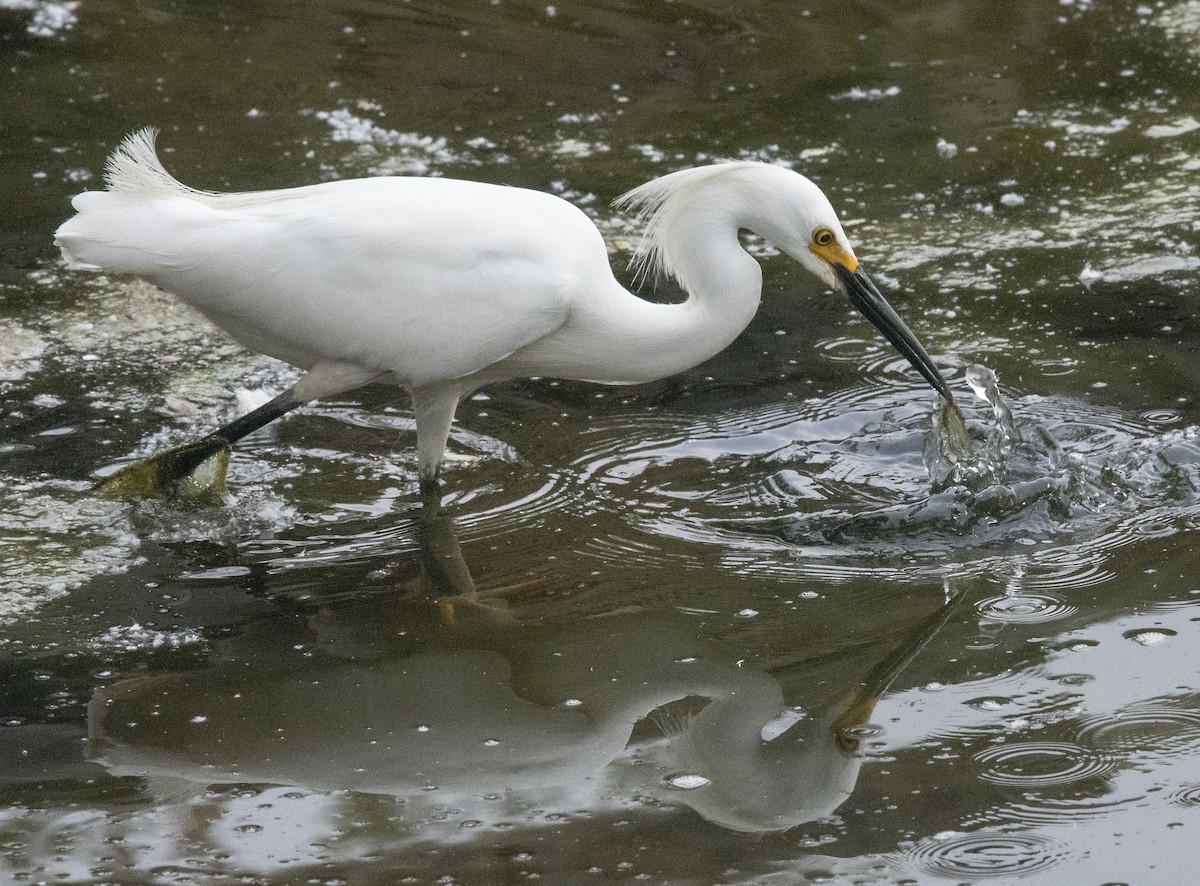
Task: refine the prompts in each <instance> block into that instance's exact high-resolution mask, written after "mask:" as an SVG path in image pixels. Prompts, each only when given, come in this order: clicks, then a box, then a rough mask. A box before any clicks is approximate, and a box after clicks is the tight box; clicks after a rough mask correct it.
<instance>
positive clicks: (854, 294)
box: [831, 262, 957, 408]
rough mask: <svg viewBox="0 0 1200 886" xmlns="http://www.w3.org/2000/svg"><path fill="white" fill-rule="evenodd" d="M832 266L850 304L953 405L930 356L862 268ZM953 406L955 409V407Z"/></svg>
mask: <svg viewBox="0 0 1200 886" xmlns="http://www.w3.org/2000/svg"><path fill="white" fill-rule="evenodd" d="M831 265H832V267H833V270H834V273H835V274H836V275H837V278H838V280H839V281H840V282H841V284H842V289H843V290H844V291H845V293H846V296H847V297H848V298H849V299H850V303H851V304H852V305H854V307H856V308H857V309H858V310H859V311H860V312H861V313H862V315H863V316H864V317H866V318H867V319H868V320H870V321H871V323H873V324H874V326H875V328H876V329H878V330H879V331H880V332H882V333H883V335H884V337H885V338H886V339H887V340H888V341H890V342H891V343H892V344H893V345H895V347H896V350H898V351H899V352H900V353H901V354H903V355H904V357H905V359H907V360H908V362H909V363H911V364H912V365H913V367H914V368H915V369H916V370H917V372H919V373H921V375H922V376H924V377H925V380H926V381H927V382H929V384H930V385H932V386H933V389H934V390H935V391H937V392H938V393H939V394H941V395H942V396H943V397H945V398H946V400H947V401H948V402H950V403H951V404H954V395H953V394H952V393H950V387H949V386H948V385H947V384H946V380H945V379H944V378H942V374H941V373H940V372H938V368H937V367H936V366H934V365H933V360H932V359H930V357H929V354H928V353H927V352H926V351H925V348H924V347H922V346H921V343H920V342H919V341H917V337H916V336H915V335H913V333H912V330H911V329H909V328H908V326H907V325H906V324H905V323H904V321H903V320H901V319H900V315H899V314H897V313H896V311H895V309H894V308H893V307H892V306H891V305H889V304H888V302H887V299H886V298H884V297H883V294H882V293H881V292H880V291H879V290H878V289H876V288H875V284H874V283H872V282H871V278H870V277H868V276H867V274H866V272H865V271H863V270H862V268H858V269H857V270H854V271H851V270H850V269H849V268H847V267H845V266H844V265H843V264H841V262H832V263H831ZM954 405H955V407H956V408H957V404H954Z"/></svg>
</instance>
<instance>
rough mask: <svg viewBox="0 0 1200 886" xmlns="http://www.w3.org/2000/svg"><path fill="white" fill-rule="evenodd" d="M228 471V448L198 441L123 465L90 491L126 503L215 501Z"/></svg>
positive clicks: (220, 493)
mask: <svg viewBox="0 0 1200 886" xmlns="http://www.w3.org/2000/svg"><path fill="white" fill-rule="evenodd" d="M228 469H229V447H228V446H218V445H215V444H214V443H213V441H211V440H199V441H196V442H193V443H185V444H183V445H182V446H175V447H172V448H171V449H165V450H163V451H162V452H158V453H155V454H154V455H151V456H149V457H148V458H140V459H138V460H137V461H135V462H133V463H132V464H128V465H125V467H123V468H121V469H120V470H118V471H116V472H114V473H112V474H109V475H108V476H107V477H104V478H102V479H101V480H100V481H99V482H98V483H97V484H96V485H95V487H94V491H95V492H97V493H98V494H100V495H102V496H104V497H105V498H118V499H125V500H126V501H132V500H136V499H140V498H151V497H154V496H162V495H166V496H176V497H178V498H183V499H190V500H197V499H205V498H210V497H218V496H220V495H223V494H224V492H225V474H226V472H227V471H228Z"/></svg>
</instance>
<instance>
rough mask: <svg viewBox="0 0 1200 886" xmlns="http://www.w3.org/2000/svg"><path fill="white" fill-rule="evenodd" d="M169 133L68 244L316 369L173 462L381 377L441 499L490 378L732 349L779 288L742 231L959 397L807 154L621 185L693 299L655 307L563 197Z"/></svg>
mask: <svg viewBox="0 0 1200 886" xmlns="http://www.w3.org/2000/svg"><path fill="white" fill-rule="evenodd" d="M155 135H156V132H155V130H153V129H143V130H141V131H139V132H136V133H133V134H132V135H130V136H128V137H127V138H126V139H125V140H124V141H123V142H122V143H121V145H120V146H119V147H118V148H117V150H116V151H115V152H114V153H113V154H112V155H111V156H110V157H109V159H108V163H107V166H106V172H105V180H106V184H107V190H104V191H90V192H86V193H83V194H80V195H78V196H77V197H75V198H74V200H73V201H72V205H73V206H74V208H75V210H76V212H77V214H76V215H75V216H74V217H72V218H71V219H69V220H68V221H67V222H65V223H64V224H63V225H62V226H61V227H60V228H59V229H58V231H57V233H56V239H55V243H56V244H57V245H58V246H59V248H60V249H61V250H62V254H63V257H64V258H65V260H66V262H67V265H68V267H70V268H76V269H83V270H93V271H97V270H103V271H107V272H113V273H123V274H133V275H136V276H138V277H141V278H143V279H145V280H147V281H149V282H150V283H153V284H155V285H156V286H158V287H160V288H161V289H163V290H165V291H167V292H170V293H173V294H174V295H176V296H178V297H179V298H181V299H183V300H184V301H185V302H187V303H188V304H190V305H191V306H193V307H194V308H197V309H198V310H199V311H200V312H201V313H203V314H204V315H206V316H207V317H208V318H209V319H210V320H212V321H213V322H214V323H215V324H216V325H217V326H219V327H221V328H222V329H224V330H225V331H226V332H228V333H229V334H230V335H231V336H233V338H235V339H236V340H237V341H238V342H240V343H241V344H243V345H244V346H246V347H247V348H250V349H251V350H254V351H258V352H260V353H264V354H269V355H270V356H272V357H276V358H278V359H280V360H284V361H286V362H288V363H291V364H294V365H296V366H298V367H300V368H302V369H304V370H306V372H305V374H304V375H303V376H302V377H301V378H300V380H299V381H297V382H296V384H295V385H293V386H292V387H291V388H290V389H289V390H288V391H286V392H284V393H283V394H281V395H279V396H278V397H276V398H275V399H274V400H272V401H271V402H269V403H267V404H265V405H264V406H262V407H260V408H259V409H257V410H255V411H254V412H251V413H249V414H248V415H246V416H243V417H242V418H240V419H237V420H236V421H234V422H232V423H231V424H229V425H226V426H225V427H223V428H221V429H220V430H218V431H216V432H214V433H213V434H211V435H209V436H208V437H206V438H204V439H203V440H201V441H198V442H197V443H196V444H191V445H189V446H188V447H183V448H181V449H184V450H186V452H185V454H184V457H183V458H182V459H178V460H175V461H174V462H173V466H172V467H171V472H173V473H174V474H176V475H177V477H176V478H178V477H182V476H183V475H185V474H187V473H188V472H190V471H191V470H193V469H194V468H195V467H196V466H197V465H198V464H199V463H200V462H202V461H203V460H205V459H206V458H208V457H210V456H212V455H213V454H215V453H216V452H218V451H220V450H223V449H226V448H228V447H229V446H230V444H232V443H233V442H234V441H236V440H238V439H240V438H241V437H244V436H245V435H246V434H249V433H250V432H252V431H254V430H256V429H257V428H260V427H262V426H263V425H265V424H266V423H267V422H269V421H271V420H273V419H275V418H278V417H279V416H281V415H283V414H284V413H286V412H288V411H289V410H291V409H294V408H295V407H297V406H300V405H302V404H304V403H307V402H309V401H312V400H315V399H319V398H323V397H329V396H332V395H335V394H339V393H341V392H343V391H348V390H351V389H353V388H357V387H359V386H361V385H365V384H368V383H371V382H381V381H382V382H392V383H395V384H398V385H401V386H403V387H405V388H407V389H408V391H409V392H410V393H411V395H412V403H413V410H414V413H415V415H416V424H417V454H418V471H419V478H420V483H421V489H422V492H423V493H425V494H426V495H429V494H432V493H434V492H435V491H436V489H437V476H438V468H439V465H440V463H441V460H442V457H443V453H444V450H445V446H446V440H447V437H448V435H449V432H450V425H451V422H452V421H453V418H454V412H455V409H456V408H457V405H458V403H459V401H460V400H461V399H462V398H463V397H464V396H466V395H467V394H469V393H471V392H473V391H475V390H476V389H478V388H479V387H481V386H482V385H486V384H489V383H492V382H497V381H502V380H505V379H512V378H521V377H532V376H545V377H557V378H567V379H580V380H585V381H591V382H599V383H601V384H632V383H637V382H646V381H651V380H653V379H659V378H663V377H665V376H668V375H672V374H674V373H677V372H680V371H682V370H684V369H687V368H689V367H691V366H695V365H696V364H697V363H700V362H702V361H704V360H707V359H708V358H709V357H712V356H713V355H715V354H717V353H718V352H719V351H721V350H722V349H723V348H725V347H726V345H728V344H729V343H730V342H732V341H733V340H734V338H736V337H737V335H738V334H739V333H740V332H741V331H742V330H743V329H744V328H745V327H746V326H747V324H749V322H750V320H751V318H752V317H753V316H754V314H755V311H756V310H757V309H758V304H759V299H760V297H761V292H762V272H761V269H760V267H759V264H758V262H757V261H755V260H754V259H753V258H752V257H751V256H750V255H749V254H747V253H746V251H745V250H744V249H743V248H742V247H741V245H740V243H739V240H738V232H739V231H740V230H742V229H748V230H750V231H753V232H754V233H756V234H759V235H760V236H762V237H764V238H765V239H766V240H768V241H770V242H771V243H773V244H774V245H775V246H776V247H778V248H779V249H780V250H782V251H783V252H784V253H786V254H787V255H789V256H791V257H792V258H793V259H795V260H796V261H798V262H799V263H800V264H801V265H803V266H804V267H805V268H807V269H808V270H809V271H811V272H812V273H813V274H814V275H815V276H816V277H817V278H818V279H819V280H820V281H821V282H823V283H824V284H826V285H827V286H831V287H833V288H834V289H839V290H841V291H843V292H844V293H845V294H846V295H847V296H848V297H849V298H850V300H851V302H852V303H853V304H854V306H855V307H857V308H858V309H859V310H860V311H862V312H863V314H864V315H866V317H867V318H868V319H870V321H871V322H872V323H873V324H875V326H876V327H878V328H879V329H880V331H881V332H883V334H884V335H885V336H886V337H887V338H888V339H889V340H890V341H891V342H892V343H893V344H894V345H895V346H896V347H897V348H898V349H899V351H900V352H901V353H902V354H903V355H904V356H905V357H906V358H907V359H908V360H909V361H910V362H911V363H912V365H913V366H915V367H916V369H917V370H918V371H919V372H920V373H921V375H923V376H924V377H925V379H926V380H927V381H928V382H929V383H930V384H931V385H932V386H933V387H934V388H935V389H936V390H937V391H938V392H939V393H940V394H941V395H942V396H943V397H945V398H946V400H947V401H948V402H949V403H951V404H953V397H952V395H951V393H950V390H949V388H948V387H947V385H946V382H945V381H944V379H943V378H942V376H941V374H940V373H939V372H938V370H937V368H936V367H935V366H934V364H933V361H932V360H931V359H930V358H929V355H928V354H927V353H926V352H925V349H924V348H923V347H922V346H921V345H920V343H919V342H918V341H917V339H916V337H915V336H914V335H913V334H912V332H911V331H910V330H909V329H908V327H907V326H906V325H905V324H904V322H903V321H902V320H901V319H900V317H899V316H897V314H896V312H895V311H894V310H893V309H892V308H891V306H890V305H888V303H887V301H886V300H885V299H884V298H883V296H882V295H881V294H880V293H879V291H878V289H876V288H875V286H874V284H873V283H872V282H871V280H870V278H869V277H867V275H866V274H865V273H864V272H863V271H862V269H861V268H860V267H859V262H858V259H857V258H856V257H855V255H854V250H853V249H852V248H851V246H850V243H849V241H848V240H847V239H846V235H845V232H844V231H843V230H842V226H841V224H840V223H839V221H838V218H837V215H836V213H835V212H834V210H833V207H832V206H831V205H830V203H829V200H828V199H827V198H826V197H825V195H824V194H823V193H822V192H821V190H820V189H819V188H818V187H817V186H816V185H815V184H813V183H812V182H811V181H809V180H808V179H807V178H805V177H804V176H802V175H799V174H797V173H795V172H792V171H790V170H786V169H783V168H780V167H776V166H771V165H767V164H763V163H750V162H727V163H719V164H716V165H713V166H705V167H700V168H696V169H687V170H683V171H680V172H674V173H671V174H669V175H666V176H663V177H662V178H659V179H655V180H654V181H651V182H649V183H647V184H644V185H642V186H641V187H638V188H635V189H634V190H632V191H630V192H629V193H627V194H625V195H624V196H623V197H621V198H619V200H618V201H617V202H618V204H619V205H621V206H623V207H625V208H627V209H629V210H631V211H635V212H636V213H637V216H638V221H639V222H640V223H641V224H642V226H643V228H644V233H643V236H642V241H641V245H640V246H639V249H638V252H637V257H636V259H635V261H636V262H637V263H638V264H639V268H640V271H641V272H642V274H644V275H653V274H657V273H660V272H662V273H666V274H669V275H671V276H673V277H675V278H676V279H677V280H678V282H679V284H680V285H681V286H682V287H683V289H684V290H685V291H686V292H687V294H688V298H687V299H686V300H685V301H683V302H681V303H677V304H655V303H651V302H648V301H645V300H643V299H641V298H639V297H637V296H635V295H633V294H631V293H630V292H629V291H628V290H626V289H625V288H624V287H623V286H622V285H621V284H620V283H619V282H618V281H617V280H616V278H615V277H614V276H613V273H612V269H611V268H610V266H609V261H608V252H607V249H606V248H605V244H604V240H603V239H602V237H601V235H600V233H599V231H598V230H597V229H596V227H595V225H594V224H593V223H592V222H591V221H590V220H589V219H588V217H587V216H586V215H585V214H584V213H583V212H582V211H580V210H579V209H578V208H577V207H575V206H573V205H572V204H570V203H568V202H567V201H565V200H563V199H560V198H559V197H556V196H553V195H550V194H545V193H541V192H538V191H533V190H526V189H524V188H513V187H502V186H498V185H491V184H482V183H479V182H471V181H459V180H453V179H444V178H414V177H390V176H389V177H379V178H366V179H355V180H349V181H334V182H326V183H323V184H317V185H310V186H306V187H298V188H286V189H282V190H273V191H253V192H248V193H213V192H209V191H200V190H196V189H194V188H190V187H188V186H187V185H184V184H182V183H181V182H179V181H177V180H176V179H175V178H174V177H172V176H171V175H170V173H168V172H167V171H166V169H164V168H163V166H162V163H161V162H160V161H159V159H158V156H157V154H156V152H155V147H154V142H155Z"/></svg>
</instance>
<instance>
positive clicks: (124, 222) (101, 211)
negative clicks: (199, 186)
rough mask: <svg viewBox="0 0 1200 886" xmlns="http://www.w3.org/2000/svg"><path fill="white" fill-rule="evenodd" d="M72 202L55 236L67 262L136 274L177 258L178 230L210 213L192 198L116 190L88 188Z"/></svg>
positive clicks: (200, 221) (191, 226)
mask: <svg viewBox="0 0 1200 886" xmlns="http://www.w3.org/2000/svg"><path fill="white" fill-rule="evenodd" d="M71 203H72V205H73V206H74V207H75V209H76V210H77V212H76V215H75V216H74V217H72V218H70V219H68V220H67V221H65V222H63V224H62V225H61V226H60V227H59V229H58V230H57V231H56V232H55V235H54V243H55V245H56V246H58V248H59V249H60V250H61V252H62V257H63V259H64V260H65V261H66V263H67V267H69V268H73V269H77V270H86V271H98V270H104V271H110V272H112V273H117V274H138V275H141V276H146V275H152V274H154V273H155V272H157V271H160V270H162V268H163V267H164V266H169V265H171V264H173V263H176V262H177V261H178V255H179V243H178V240H179V237H180V234H181V232H187V231H190V230H194V229H195V228H196V227H197V226H203V225H204V223H205V222H207V220H208V216H209V215H211V212H212V210H210V209H209V208H208V207H205V206H204V205H203V204H200V203H197V202H195V201H192V200H186V199H184V200H180V199H163V198H154V199H147V198H146V197H145V196H144V195H143V194H124V193H121V192H119V191H115V192H114V191H88V192H85V193H83V194H80V195H79V196H77V197H76V198H75V199H74V200H73V201H71Z"/></svg>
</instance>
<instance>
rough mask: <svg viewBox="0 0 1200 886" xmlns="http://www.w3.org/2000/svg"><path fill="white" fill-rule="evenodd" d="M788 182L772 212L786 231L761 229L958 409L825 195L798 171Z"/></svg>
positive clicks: (943, 382)
mask: <svg viewBox="0 0 1200 886" xmlns="http://www.w3.org/2000/svg"><path fill="white" fill-rule="evenodd" d="M789 185H790V187H787V188H785V189H783V190H781V191H780V192H779V194H780V197H779V199H781V200H783V201H786V203H787V204H788V207H789V210H790V211H788V212H786V213H774V214H773V218H774V219H778V218H781V217H783V218H787V219H788V224H787V230H786V232H785V231H780V230H776V231H775V232H772V233H767V232H765V231H762V232H760V233H762V234H763V235H764V236H766V237H767V238H768V239H769V240H772V241H773V242H774V243H775V244H776V245H777V246H778V247H779V248H780V249H782V250H783V251H784V252H786V253H787V254H788V255H790V256H791V257H792V258H794V259H795V260H796V261H798V262H799V263H800V264H801V265H803V266H804V267H805V268H807V269H808V270H809V271H811V272H812V273H813V274H814V275H816V277H817V278H818V279H820V280H821V281H822V282H824V283H825V284H826V285H828V286H829V287H831V288H833V289H836V290H838V291H840V292H842V293H844V294H845V295H846V297H847V298H848V299H850V303H851V304H852V305H853V306H854V307H855V308H857V309H858V310H859V311H860V312H861V313H862V314H863V316H864V317H866V318H867V319H868V320H870V321H871V323H872V324H873V325H874V326H875V328H876V329H878V330H879V331H880V332H882V333H883V335H884V337H885V338H886V339H887V340H888V341H890V342H891V343H892V345H893V346H894V347H895V348H896V349H897V350H898V351H899V352H900V353H901V354H903V355H904V357H905V358H906V359H907V360H908V362H909V363H911V364H912V365H913V367H914V368H915V369H916V370H917V372H919V373H921V375H922V376H923V377H924V379H925V380H926V381H927V382H929V384H930V385H931V386H932V387H933V389H934V390H935V391H937V392H938V393H939V394H941V395H942V396H943V397H945V398H946V400H947V401H948V402H949V403H950V404H951V405H953V406H954V408H956V409H957V404H955V402H954V395H953V394H952V393H951V392H950V388H949V386H948V385H947V384H946V380H945V379H944V378H943V377H942V374H941V372H939V371H938V368H937V366H935V365H934V363H933V360H932V359H931V358H930V356H929V354H928V353H927V352H926V350H925V348H924V347H923V346H922V345H921V343H920V342H919V341H918V340H917V337H916V336H915V335H914V334H913V332H912V330H911V329H909V328H908V326H907V324H905V322H904V321H903V320H902V319H901V318H900V315H899V314H897V313H896V311H895V309H894V308H892V306H891V305H890V304H888V301H887V299H885V298H884V297H883V294H882V293H881V292H880V291H879V289H878V287H876V286H875V283H874V282H873V281H872V280H871V278H870V277H869V276H867V272H866V271H865V270H864V269H863V267H862V265H861V264H860V262H859V260H858V257H857V256H856V255H855V254H854V249H853V247H851V245H850V241H849V240H848V239H847V237H846V232H845V231H843V230H842V225H841V222H840V221H839V220H838V217H837V213H835V212H834V209H833V206H832V205H831V204H830V202H829V199H828V198H827V197H826V196H825V194H824V193H823V192H822V191H821V189H820V188H818V187H817V186H816V185H815V184H813V183H812V182H811V181H809V180H808V179H807V178H805V177H804V176H802V175H797V174H795V173H792V178H791V179H790V181H789Z"/></svg>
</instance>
